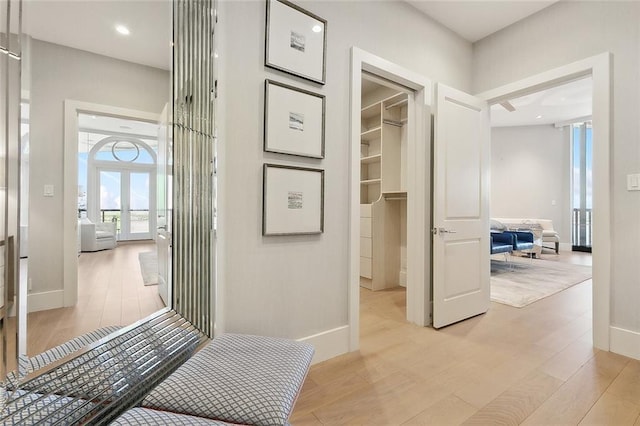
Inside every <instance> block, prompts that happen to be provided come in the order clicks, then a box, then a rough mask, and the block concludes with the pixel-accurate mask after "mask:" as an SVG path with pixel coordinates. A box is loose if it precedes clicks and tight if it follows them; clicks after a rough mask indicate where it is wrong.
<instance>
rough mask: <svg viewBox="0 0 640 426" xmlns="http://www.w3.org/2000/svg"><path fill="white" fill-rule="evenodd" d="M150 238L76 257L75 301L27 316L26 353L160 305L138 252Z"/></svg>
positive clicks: (147, 246)
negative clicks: (145, 278) (144, 277)
mask: <svg viewBox="0 0 640 426" xmlns="http://www.w3.org/2000/svg"><path fill="white" fill-rule="evenodd" d="M155 247H156V246H155V243H154V242H126V243H122V242H121V243H118V247H117V248H116V249H114V250H102V251H97V252H94V253H82V254H81V255H80V257H79V258H78V304H77V305H76V306H73V307H70V308H60V309H51V310H47V311H40V312H33V313H30V314H28V316H27V353H28V355H30V356H33V355H35V354H38V353H40V352H43V351H45V350H47V349H49V348H52V347H54V346H56V345H59V344H61V343H63V342H66V341H67V340H69V339H72V338H73V337H76V336H79V335H81V334H84V333H87V332H89V331H92V330H95V329H96V328H100V327H105V326H108V325H122V326H124V325H129V324H131V323H132V322H135V321H137V320H139V319H142V318H144V317H146V316H148V315H150V314H152V313H153V312H155V311H157V310H158V309H161V308H163V307H164V304H163V303H162V299H160V297H159V296H158V286H156V285H151V286H145V285H144V284H143V281H142V274H141V272H140V263H139V261H138V253H140V252H144V251H152V250H155Z"/></svg>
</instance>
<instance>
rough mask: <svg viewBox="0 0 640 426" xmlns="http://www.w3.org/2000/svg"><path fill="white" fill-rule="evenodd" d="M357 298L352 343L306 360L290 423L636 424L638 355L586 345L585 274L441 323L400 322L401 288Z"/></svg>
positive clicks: (639, 416) (576, 257)
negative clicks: (348, 349) (565, 285)
mask: <svg viewBox="0 0 640 426" xmlns="http://www.w3.org/2000/svg"><path fill="white" fill-rule="evenodd" d="M546 253H547V252H546V251H545V254H543V256H542V258H543V259H545V260H557V261H565V262H572V263H579V264H590V256H589V255H584V254H565V255H560V256H556V255H551V254H549V255H547V254H546ZM360 297H361V307H360V321H361V336H360V337H361V340H360V343H361V348H360V350H359V351H357V352H354V353H349V354H346V355H343V356H340V357H337V358H334V359H331V360H328V361H325V362H323V363H320V364H317V365H314V366H313V367H312V368H311V371H310V373H309V376H308V377H307V380H306V382H305V385H304V387H303V390H302V393H301V395H300V397H299V399H298V402H297V404H296V408H295V411H294V413H293V416H292V418H291V422H292V424H294V425H307V424H312V425H316V424H326V425H339V424H367V425H368V424H387V425H398V424H411V425H413V424H423V425H426V424H432V425H449V424H478V425H494V424H499V425H516V424H527V425H534V424H536V425H551V424H553V425H561V424H562V425H577V424H584V425H590V424H609V425H632V426H640V361H636V360H631V359H629V358H625V357H623V356H619V355H615V354H612V353H609V352H603V351H599V350H596V349H594V348H593V347H592V340H591V281H590V280H589V281H585V282H583V283H581V284H578V285H575V286H573V287H571V288H569V289H567V290H565V291H562V292H560V293H558V294H556V295H553V296H551V297H548V298H546V299H543V300H540V301H538V302H536V303H534V304H531V305H529V306H526V307H524V308H520V309H518V308H513V307H510V306H506V305H501V304H498V303H492V304H491V308H490V310H489V312H487V313H486V314H484V315H480V316H477V317H475V318H471V319H469V320H467V321H463V322H460V323H458V324H455V325H452V326H449V327H446V328H444V329H441V330H439V331H436V330H434V329H432V328H424V327H418V326H415V325H411V324H408V323H407V322H406V321H405V319H404V318H405V305H406V303H405V291H404V289H402V288H395V289H391V290H388V291H380V292H371V291H369V290H365V289H361V291H360Z"/></svg>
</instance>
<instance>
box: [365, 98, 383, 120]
mask: <svg viewBox="0 0 640 426" xmlns="http://www.w3.org/2000/svg"><path fill="white" fill-rule="evenodd" d="M380 105H381V103H380V102H376V103H375V104H373V105H369V106H367V107H364V108H362V110H361V111H360V114H361V116H362V118H363V119H365V120H366V119H368V118H372V117H375V116H376V115H380V112H381V110H380Z"/></svg>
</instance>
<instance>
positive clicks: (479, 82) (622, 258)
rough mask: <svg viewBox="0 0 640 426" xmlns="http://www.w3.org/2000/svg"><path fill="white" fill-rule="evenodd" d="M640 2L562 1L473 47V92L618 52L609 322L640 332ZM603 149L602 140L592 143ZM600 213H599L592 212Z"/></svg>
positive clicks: (615, 79)
mask: <svg viewBox="0 0 640 426" xmlns="http://www.w3.org/2000/svg"><path fill="white" fill-rule="evenodd" d="M638 22H640V3H637V2H614V1H606V2H591V1H579V2H559V3H556V4H554V5H553V6H551V7H549V8H547V9H544V10H542V11H541V12H539V13H537V14H536V15H534V16H532V17H530V18H529V19H526V20H524V21H521V22H518V23H516V24H515V25H512V26H510V27H508V28H506V29H504V30H502V31H500V32H499V33H496V34H494V35H492V36H489V37H487V38H486V39H484V40H482V41H480V42H478V43H476V45H475V46H474V65H473V68H474V84H473V87H474V92H475V93H479V92H482V91H485V90H489V89H492V88H495V87H498V86H501V85H503V84H506V83H509V82H511V81H516V80H519V79H522V78H525V77H528V76H530V75H533V74H536V73H539V72H542V71H546V70H548V69H552V68H555V67H558V66H561V65H565V64H567V63H570V62H573V61H576V60H579V59H583V58H586V57H590V56H593V55H597V54H600V53H602V52H611V53H612V54H613V73H612V76H613V105H612V107H613V114H614V118H613V122H612V129H613V130H612V135H613V139H612V140H613V142H612V144H613V145H612V147H611V154H612V156H611V169H612V188H611V196H612V220H611V223H612V235H611V240H612V253H611V261H612V264H611V270H612V277H611V292H612V293H611V295H612V298H611V320H612V323H613V325H617V326H619V327H621V328H623V329H627V330H632V331H640V304H639V303H638V301H639V300H640V285H638V276H640V251H639V250H638V241H640V220H638V217H639V212H640V192H628V191H627V190H626V175H627V174H628V173H638V172H640V144H639V143H638V140H640V124H639V123H640V121H639V120H638V111H639V110H640V83H639V79H638V76H639V75H640V48H639V46H640V29H639V27H640V26H639V25H638ZM594 143H596V144H597V143H598V141H597V140H596V141H594ZM594 214H597V212H595V211H594Z"/></svg>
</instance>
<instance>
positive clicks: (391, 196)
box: [382, 191, 407, 200]
mask: <svg viewBox="0 0 640 426" xmlns="http://www.w3.org/2000/svg"><path fill="white" fill-rule="evenodd" d="M382 197H383V198H384V199H385V200H406V199H407V191H384V192H383V193H382Z"/></svg>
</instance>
